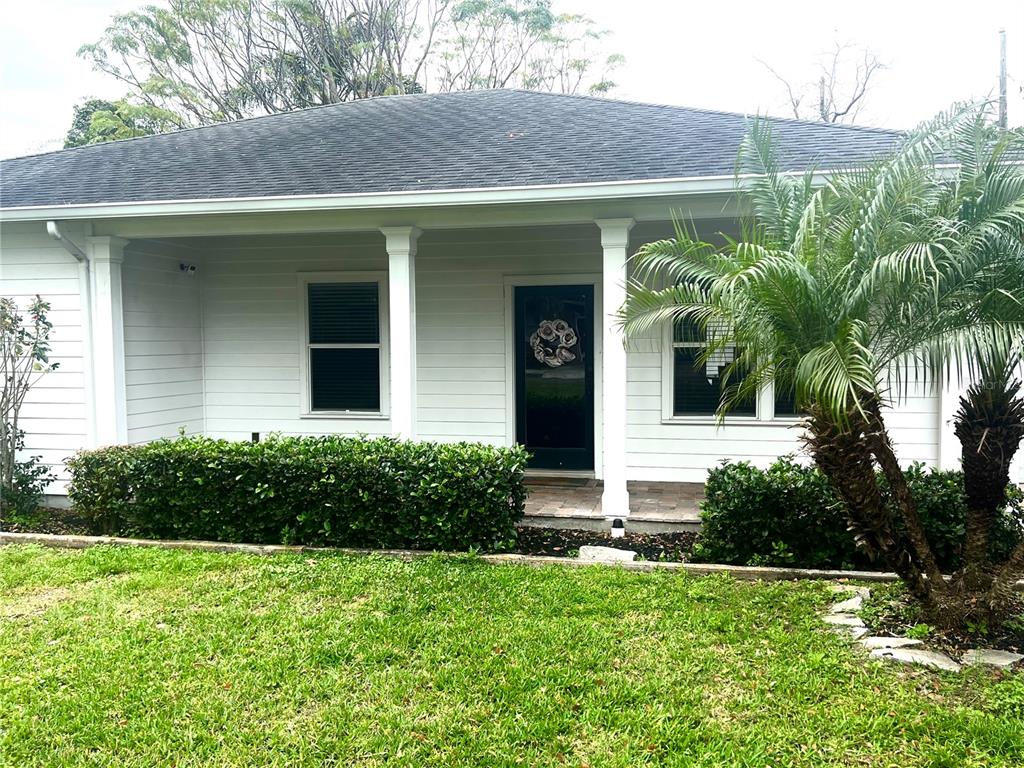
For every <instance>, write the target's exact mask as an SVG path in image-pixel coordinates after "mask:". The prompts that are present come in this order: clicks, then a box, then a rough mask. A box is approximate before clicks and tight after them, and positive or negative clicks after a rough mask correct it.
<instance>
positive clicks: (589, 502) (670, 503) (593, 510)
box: [523, 476, 704, 533]
mask: <svg viewBox="0 0 1024 768" xmlns="http://www.w3.org/2000/svg"><path fill="white" fill-rule="evenodd" d="M526 485H527V487H528V488H529V490H530V495H529V497H528V498H527V501H526V516H525V517H524V518H523V525H536V526H543V527H546V528H587V529H593V530H604V529H605V528H607V527H608V522H607V521H606V520H605V518H604V514H603V513H602V511H601V492H602V490H603V485H604V484H603V483H602V482H601V481H600V480H594V479H587V478H574V477H542V476H528V477H527V478H526ZM627 487H628V489H629V519H628V520H627V521H626V527H627V529H629V530H633V531H636V532H638V533H644V532H646V533H660V532H670V531H681V530H697V529H698V528H700V509H699V507H698V505H699V504H700V501H701V500H702V499H703V498H704V485H703V483H668V482H643V481H630V482H629V483H627Z"/></svg>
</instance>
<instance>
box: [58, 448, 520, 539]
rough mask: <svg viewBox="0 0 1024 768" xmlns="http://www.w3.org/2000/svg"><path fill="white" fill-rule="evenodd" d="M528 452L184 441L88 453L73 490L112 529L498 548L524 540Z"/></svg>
mask: <svg viewBox="0 0 1024 768" xmlns="http://www.w3.org/2000/svg"><path fill="white" fill-rule="evenodd" d="M526 457H527V454H526V452H525V451H524V450H523V449H522V448H519V447H514V448H496V447H492V446H486V445H479V444H474V443H457V444H440V443H427V442H403V441H399V440H394V439H391V438H378V439H372V440H371V439H361V438H353V437H337V436H324V437H302V438H281V437H272V438H270V439H268V440H265V441H263V442H259V443H244V442H230V441H226V440H213V439H210V438H206V437H182V438H179V439H176V440H161V441H157V442H154V443H149V444H146V445H137V446H113V447H109V448H101V449H99V450H95V451H85V452H82V453H79V454H78V455H76V456H75V457H73V458H72V459H71V460H70V461H69V464H68V466H69V468H70V469H71V473H72V480H71V483H70V486H69V489H68V492H69V496H70V498H71V500H72V502H73V503H74V505H75V507H76V508H77V509H78V511H79V512H80V513H81V514H82V515H83V516H85V517H86V518H88V519H90V520H91V521H92V522H93V524H94V525H96V526H97V527H98V528H99V529H100V530H103V531H104V532H106V533H111V534H119V535H131V536H145V537H153V538H165V539H167V538H171V539H215V540H219V541H233V542H253V543H260V544H272V543H292V544H309V545H323V546H350V547H375V548H380V547H384V548H387V547H411V548H416V549H463V550H464V549H469V548H473V547H475V548H479V549H485V550H494V549H501V548H507V547H509V546H511V545H512V544H513V543H514V541H515V527H514V526H515V523H516V522H517V521H518V520H519V519H520V518H521V517H522V515H523V508H524V504H525V500H526V490H525V486H524V484H523V473H524V469H525V466H526Z"/></svg>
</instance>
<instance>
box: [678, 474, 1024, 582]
mask: <svg viewBox="0 0 1024 768" xmlns="http://www.w3.org/2000/svg"><path fill="white" fill-rule="evenodd" d="M906 474H907V481H908V483H909V485H910V490H911V493H912V494H913V496H914V500H915V502H916V503H917V507H918V512H919V513H920V515H921V521H922V523H923V524H924V527H925V532H926V533H927V534H928V539H929V541H930V542H931V545H932V547H933V549H934V551H935V554H936V557H937V558H938V561H939V566H940V567H941V568H942V569H943V570H945V571H947V572H949V571H952V570H955V569H956V568H958V567H959V566H960V557H961V550H962V547H963V538H964V521H965V519H966V515H967V504H966V499H965V497H964V492H963V475H962V473H960V472H946V471H939V470H934V469H925V468H924V467H923V466H921V465H919V464H918V465H914V466H912V467H911V468H910V469H908V470H907V472H906ZM883 487H884V484H883ZM701 519H702V529H701V534H700V537H699V538H698V540H697V543H696V545H695V547H694V554H693V556H694V559H697V560H701V561H704V562H721V563H732V564H736V565H770V566H797V567H801V568H854V567H856V568H872V567H876V566H875V565H874V564H873V563H871V562H870V561H869V560H867V558H866V557H865V556H864V555H863V554H862V553H861V552H860V551H859V550H858V549H857V547H856V546H855V543H854V539H853V536H852V535H851V534H850V532H849V531H848V530H847V522H846V517H845V514H844V512H843V509H842V505H841V503H840V502H839V499H838V498H837V497H836V495H835V492H834V491H833V490H832V487H831V485H830V484H829V482H828V480H827V479H826V478H825V476H824V475H822V474H821V472H819V471H818V470H817V469H815V468H814V467H808V466H802V465H800V464H798V463H796V462H795V461H794V460H793V459H792V458H790V457H784V458H782V459H780V460H779V461H777V462H775V463H774V464H772V465H771V466H770V467H769V468H768V469H764V470H762V469H758V468H756V467H754V466H752V465H750V464H749V463H747V462H726V463H723V464H722V465H721V466H719V467H716V468H715V469H713V470H711V472H709V473H708V480H707V485H706V487H705V500H704V502H703V504H702V505H701ZM1022 520H1024V496H1022V494H1021V492H1020V490H1019V489H1017V488H1011V491H1010V500H1009V503H1008V504H1007V507H1006V509H1005V510H1003V513H1002V515H1001V516H1000V518H999V519H998V520H997V522H996V528H995V531H994V532H993V536H992V541H993V545H992V552H991V553H990V554H991V556H992V558H993V560H994V561H996V562H998V561H1001V560H1003V559H1005V558H1006V556H1007V555H1008V554H1009V552H1010V550H1011V549H1012V548H1013V546H1014V545H1015V544H1016V543H1017V541H1019V540H1020V538H1021V521H1022Z"/></svg>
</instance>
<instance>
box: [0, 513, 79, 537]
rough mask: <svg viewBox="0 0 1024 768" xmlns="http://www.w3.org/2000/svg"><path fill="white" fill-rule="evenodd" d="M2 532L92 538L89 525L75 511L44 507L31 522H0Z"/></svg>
mask: <svg viewBox="0 0 1024 768" xmlns="http://www.w3.org/2000/svg"><path fill="white" fill-rule="evenodd" d="M0 530H3V531H10V532H11V533H57V534H62V535H65V536H69V535H70V536H90V535H92V534H94V533H95V531H93V530H92V529H91V528H90V527H89V523H88V522H87V521H86V520H85V519H84V518H83V517H81V516H79V515H78V514H77V513H76V512H75V511H74V510H73V509H64V508H60V507H42V508H40V509H39V511H38V512H36V514H35V515H34V516H33V518H32V519H31V520H18V521H12V520H4V521H0Z"/></svg>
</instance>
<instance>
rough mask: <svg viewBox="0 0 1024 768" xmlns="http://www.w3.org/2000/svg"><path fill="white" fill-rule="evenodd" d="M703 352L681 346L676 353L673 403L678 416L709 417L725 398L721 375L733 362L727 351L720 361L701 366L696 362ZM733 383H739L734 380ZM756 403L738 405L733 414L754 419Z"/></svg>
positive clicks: (748, 401) (751, 401)
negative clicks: (723, 396)
mask: <svg viewBox="0 0 1024 768" xmlns="http://www.w3.org/2000/svg"><path fill="white" fill-rule="evenodd" d="M700 353H701V350H700V349H695V348H692V347H682V348H677V349H675V350H674V354H675V358H674V365H673V369H674V370H673V376H674V387H673V389H674V393H673V394H674V401H675V402H674V403H673V412H674V413H675V415H676V416H710V415H713V414H714V412H715V410H716V409H717V408H718V402H719V400H720V399H721V396H722V389H721V386H722V372H723V371H724V370H725V368H726V367H727V366H728V365H729V363H731V362H732V357H731V355H728V354H727V352H724V351H723V352H722V353H719V357H720V359H718V360H711V361H708V363H707V364H705V365H701V364H700V363H698V361H697V356H698V355H699V354H700ZM732 383H736V380H735V379H733V382H732ZM755 408H756V403H755V402H754V398H750V399H749V400H747V401H745V402H743V403H740V404H738V405H736V406H735V407H734V408H733V409H732V410H731V411H730V413H734V414H738V415H741V416H753V415H754V413H755Z"/></svg>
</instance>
